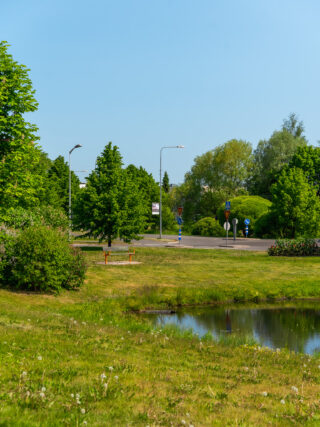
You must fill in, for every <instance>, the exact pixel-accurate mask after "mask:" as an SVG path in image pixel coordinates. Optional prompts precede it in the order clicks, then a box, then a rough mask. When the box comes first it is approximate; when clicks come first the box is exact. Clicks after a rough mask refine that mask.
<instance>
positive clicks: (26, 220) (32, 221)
mask: <svg viewBox="0 0 320 427" xmlns="http://www.w3.org/2000/svg"><path fill="white" fill-rule="evenodd" d="M1 221H2V222H3V223H4V224H5V225H6V226H7V227H9V228H14V229H19V230H22V229H25V228H27V227H31V226H34V225H39V226H40V225H47V226H49V227H53V228H59V229H60V230H63V231H66V230H67V229H68V218H67V216H66V214H65V213H64V211H63V210H62V209H60V208H54V207H52V206H37V207H34V208H33V209H24V208H21V207H17V208H15V209H10V210H8V211H6V212H5V213H4V214H3V215H2V218H1Z"/></svg>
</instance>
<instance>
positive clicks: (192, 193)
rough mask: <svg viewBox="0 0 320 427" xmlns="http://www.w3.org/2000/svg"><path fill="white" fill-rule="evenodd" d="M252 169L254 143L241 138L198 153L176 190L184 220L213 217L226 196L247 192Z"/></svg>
mask: <svg viewBox="0 0 320 427" xmlns="http://www.w3.org/2000/svg"><path fill="white" fill-rule="evenodd" d="M251 169H252V148H251V144H250V143H249V142H246V141H242V140H236V139H232V140H231V141H228V142H226V143H225V144H222V145H220V146H218V147H216V148H215V149H213V150H211V151H208V152H207V153H204V154H203V155H201V156H198V157H196V158H195V163H194V165H193V166H192V168H191V171H190V172H187V174H186V175H185V180H184V183H183V184H182V185H181V186H180V187H179V188H178V189H176V191H175V194H176V197H177V204H181V205H182V206H184V212H183V218H184V220H185V221H186V222H187V223H189V224H190V223H192V222H194V221H198V220H199V219H200V218H202V217H210V216H212V215H214V214H215V213H216V211H217V209H218V208H219V206H220V204H221V203H222V202H223V201H225V200H226V199H229V198H230V197H233V196H237V195H241V194H246V193H247V190H246V185H247V181H248V179H249V178H250V174H251Z"/></svg>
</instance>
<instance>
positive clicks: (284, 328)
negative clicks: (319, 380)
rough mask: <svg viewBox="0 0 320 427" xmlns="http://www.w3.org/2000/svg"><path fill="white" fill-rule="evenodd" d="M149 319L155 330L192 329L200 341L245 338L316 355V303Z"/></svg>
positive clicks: (319, 338) (319, 345) (319, 329)
mask: <svg viewBox="0 0 320 427" xmlns="http://www.w3.org/2000/svg"><path fill="white" fill-rule="evenodd" d="M149 316H150V317H151V318H152V319H153V322H154V323H155V324H156V325H158V326H160V325H168V324H173V325H176V326H179V327H181V328H184V329H192V330H193V331H194V332H195V333H197V334H198V335H199V336H200V337H201V336H203V335H205V334H206V333H208V332H210V333H211V334H212V335H213V336H214V337H217V338H218V337H219V336H221V335H223V334H248V335H252V336H253V337H254V339H255V340H256V341H257V342H258V343H260V345H261V346H266V347H270V348H284V347H285V348H288V349H289V350H294V351H296V352H300V353H308V354H314V353H317V352H320V302H315V303H302V304H295V305H292V304H291V305H288V304H287V305H283V304H277V305H264V306H260V305H258V304H257V305H255V306H244V305H243V306H242V305H239V306H238V305H237V306H234V305H233V306H229V307H225V306H224V307H219V308H213V307H210V308H208V307H206V308H193V309H188V310H184V311H179V312H177V313H176V314H168V315H165V314H157V315H149Z"/></svg>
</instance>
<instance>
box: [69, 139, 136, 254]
mask: <svg viewBox="0 0 320 427" xmlns="http://www.w3.org/2000/svg"><path fill="white" fill-rule="evenodd" d="M74 221H75V223H76V225H77V226H78V227H81V228H82V229H84V230H86V231H87V234H88V235H92V236H94V237H97V238H99V239H100V240H101V241H102V240H107V241H108V245H109V246H111V243H112V240H114V239H115V238H117V237H120V238H122V239H123V240H124V241H130V240H132V239H133V238H138V233H140V232H141V231H142V230H143V226H144V215H143V203H142V198H141V197H140V193H139V190H138V186H137V184H136V183H135V182H134V180H132V179H131V177H130V174H129V173H127V171H125V170H124V169H122V157H121V155H120V152H119V149H118V147H116V146H112V143H111V142H109V143H108V144H107V145H106V147H105V149H104V151H103V152H102V154H101V156H99V157H98V158H97V161H96V167H95V169H94V170H93V172H92V173H91V174H90V176H89V177H88V180H87V185H86V188H85V190H84V191H83V192H82V193H80V195H79V197H78V200H77V204H76V207H75V211H74Z"/></svg>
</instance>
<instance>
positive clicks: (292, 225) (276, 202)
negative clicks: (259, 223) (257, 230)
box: [270, 167, 320, 238]
mask: <svg viewBox="0 0 320 427" xmlns="http://www.w3.org/2000/svg"><path fill="white" fill-rule="evenodd" d="M271 192H272V205H271V209H270V215H271V216H272V217H273V218H276V224H274V226H275V227H277V232H278V234H279V235H280V236H282V237H290V238H294V237H298V236H307V237H317V236H318V235H319V230H320V224H319V215H320V201H319V198H318V196H317V193H316V190H315V188H314V187H313V186H312V185H310V184H309V183H308V180H307V178H306V176H305V174H304V173H303V171H302V170H301V169H300V168H296V167H292V168H284V170H283V171H282V172H281V174H280V176H279V179H278V181H277V182H276V183H275V184H273V186H272V187H271Z"/></svg>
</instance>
